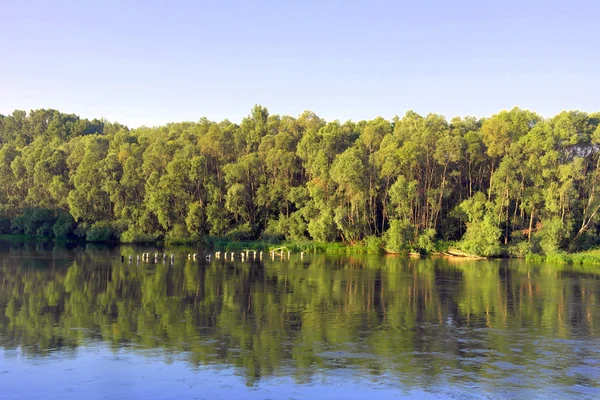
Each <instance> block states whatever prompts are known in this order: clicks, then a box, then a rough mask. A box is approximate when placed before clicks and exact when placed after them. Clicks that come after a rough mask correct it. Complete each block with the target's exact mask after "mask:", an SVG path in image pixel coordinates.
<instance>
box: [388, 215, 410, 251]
mask: <svg viewBox="0 0 600 400" xmlns="http://www.w3.org/2000/svg"><path fill="white" fill-rule="evenodd" d="M413 235H414V226H413V225H412V224H411V223H410V222H409V221H407V220H398V219H393V220H391V221H390V227H389V229H388V230H387V231H385V233H384V234H383V240H384V243H385V250H386V251H388V252H390V253H405V252H408V250H409V249H410V243H411V241H412V238H413Z"/></svg>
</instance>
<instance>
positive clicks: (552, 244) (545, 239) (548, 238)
mask: <svg viewBox="0 0 600 400" xmlns="http://www.w3.org/2000/svg"><path fill="white" fill-rule="evenodd" d="M566 234H567V232H566V229H565V226H564V223H563V222H562V221H561V220H560V218H558V217H555V218H551V219H549V220H547V221H544V222H543V223H542V228H541V229H540V230H539V231H538V232H536V234H535V239H536V241H537V242H538V243H539V246H540V247H541V250H542V253H543V254H546V255H548V254H555V253H558V252H560V251H561V250H562V249H563V245H562V243H563V241H564V240H565V239H566Z"/></svg>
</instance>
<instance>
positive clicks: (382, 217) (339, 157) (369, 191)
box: [0, 105, 600, 255]
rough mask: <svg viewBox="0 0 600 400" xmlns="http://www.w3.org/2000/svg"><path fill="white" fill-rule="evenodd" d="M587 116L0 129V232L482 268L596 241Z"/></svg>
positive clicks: (596, 198)
mask: <svg viewBox="0 0 600 400" xmlns="http://www.w3.org/2000/svg"><path fill="white" fill-rule="evenodd" d="M599 122H600V113H594V114H588V113H584V112H580V111H564V112H561V113H560V114H558V115H556V116H554V117H552V118H547V119H546V118H542V117H541V116H540V115H538V114H536V113H534V112H531V111H528V110H521V109H519V108H514V109H512V110H508V111H506V110H505V111H501V112H499V113H498V114H495V115H492V116H491V117H489V118H482V119H478V118H474V117H465V118H453V119H452V120H451V121H447V120H446V119H445V118H444V117H443V116H441V115H437V114H428V115H426V116H422V115H419V114H417V113H415V112H413V111H408V112H407V113H406V114H405V115H404V116H403V117H395V118H393V119H392V120H391V121H388V120H386V119H384V118H381V117H377V118H375V119H373V120H370V121H358V122H353V121H347V122H340V121H330V122H327V121H325V120H323V119H322V118H319V117H318V116H317V115H315V114H314V113H313V112H310V111H305V112H304V113H302V114H301V115H299V116H298V117H297V118H294V117H291V116H279V115H272V114H269V112H268V110H267V108H265V107H262V106H258V105H257V106H255V107H254V108H253V109H252V110H251V112H250V115H249V116H248V117H246V118H244V119H243V121H242V122H241V123H240V124H236V123H232V122H231V121H229V120H224V121H221V122H213V121H209V120H207V119H206V118H202V119H200V120H199V121H198V122H181V123H170V124H167V125H165V126H159V127H151V128H150V127H140V128H136V129H129V128H127V127H126V126H123V125H121V124H118V123H110V122H107V121H104V120H97V119H94V120H91V121H90V120H87V119H82V118H79V117H78V116H76V115H73V114H63V113H60V112H58V111H56V110H43V109H42V110H33V111H31V112H29V113H26V112H24V111H15V112H13V113H12V114H11V115H6V116H3V115H0V188H1V189H2V190H0V233H23V234H28V235H45V236H58V237H68V236H79V237H82V238H86V239H88V240H110V239H113V240H121V241H129V242H131V241H149V240H155V239H161V238H164V239H166V240H179V239H197V240H200V239H202V238H204V237H207V236H219V237H229V238H231V239H258V238H279V239H288V240H301V239H312V240H315V241H344V242H347V243H357V242H361V241H365V240H369V238H373V237H382V238H383V239H384V241H383V243H384V246H385V247H386V249H388V250H390V251H408V250H421V251H426V250H427V249H428V248H429V247H431V241H432V240H446V241H457V242H459V244H460V246H462V247H463V248H464V249H465V250H468V251H473V252H476V253H477V254H484V255H500V254H508V253H510V254H524V253H527V252H541V253H550V252H556V251H561V250H567V251H569V250H577V249H582V248H588V247H591V246H595V245H597V244H598V243H600V238H599V228H600V217H599V212H600V152H599V144H600V128H599Z"/></svg>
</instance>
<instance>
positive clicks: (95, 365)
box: [0, 343, 600, 400]
mask: <svg viewBox="0 0 600 400" xmlns="http://www.w3.org/2000/svg"><path fill="white" fill-rule="evenodd" d="M92 345H94V347H92ZM323 356H324V357H326V358H329V356H331V358H334V359H335V358H338V359H340V361H343V359H344V358H345V355H344V354H337V355H336V354H329V355H328V354H324V355H323ZM348 356H350V357H352V356H351V355H349V354H348ZM596 356H597V354H596ZM343 364H344V363H343V362H342V364H341V366H340V368H328V369H326V370H318V371H313V372H314V373H313V374H312V376H311V377H310V378H308V379H306V380H303V381H299V380H295V379H293V378H291V377H289V376H288V375H287V374H286V371H280V374H275V375H273V376H269V377H263V378H262V379H261V380H259V381H258V382H256V383H255V384H252V385H247V384H246V380H245V378H244V373H243V371H242V370H241V369H238V368H235V367H230V366H222V365H219V364H211V365H205V366H200V367H192V366H190V364H189V363H188V362H186V361H185V353H179V354H169V353H164V352H160V351H156V350H153V351H144V350H138V351H135V350H125V349H121V350H119V351H117V352H114V351H110V350H109V349H108V348H107V347H106V346H104V345H102V344H101V343H88V345H86V346H82V347H79V348H78V349H77V350H74V351H66V352H65V351H59V352H53V353H51V355H49V356H45V357H37V356H34V357H23V356H22V355H21V353H20V351H19V350H4V351H2V352H0V388H1V389H2V392H3V393H4V394H8V397H3V398H11V399H15V400H18V399H42V398H43V399H88V400H93V399H138V398H139V399H238V398H243V399H365V398H370V399H388V398H389V399H393V398H418V399H438V398H448V399H496V398H502V399H504V398H515V399H517V398H530V399H531V398H564V397H573V398H580V399H588V398H589V399H593V398H599V397H600V389H598V388H593V387H589V386H586V385H577V384H576V385H573V386H571V387H556V386H554V385H552V384H551V382H552V381H554V380H555V378H556V377H552V375H555V374H557V373H564V374H567V375H572V376H573V375H575V376H580V377H582V378H583V377H585V378H587V379H591V380H592V381H595V382H596V383H597V384H600V368H599V367H600V364H599V361H598V359H596V358H592V359H588V360H586V361H584V362H583V363H582V364H581V365H578V366H574V367H572V368H569V369H567V370H565V371H562V372H559V371H557V369H556V367H555V366H552V365H549V366H548V368H547V369H546V370H544V369H540V370H539V371H538V372H539V375H538V376H537V379H531V378H532V377H531V376H528V375H529V374H528V373H527V371H526V370H524V368H522V367H519V366H515V365H513V364H510V363H507V362H495V363H491V364H488V367H487V369H486V370H485V371H482V375H481V376H477V375H475V374H472V375H470V374H468V373H466V372H465V371H461V370H459V369H448V370H447V371H446V374H445V375H439V376H438V380H437V381H434V382H429V384H427V385H424V386H419V384H418V382H415V385H411V387H407V386H406V385H404V384H402V383H401V382H400V381H399V380H398V379H396V378H395V377H394V376H392V375H389V374H388V373H387V372H383V373H381V374H379V375H376V376H375V375H369V374H366V373H365V371H360V370H358V369H353V368H352V367H345V366H344V365H343ZM288 372H289V371H288ZM457 375H463V376H457ZM469 375H470V376H469Z"/></svg>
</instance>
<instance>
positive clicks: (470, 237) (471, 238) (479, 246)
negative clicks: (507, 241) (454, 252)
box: [458, 214, 502, 257]
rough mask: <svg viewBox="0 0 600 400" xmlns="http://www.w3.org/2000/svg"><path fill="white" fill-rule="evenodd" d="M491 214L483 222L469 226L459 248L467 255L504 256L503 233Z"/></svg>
mask: <svg viewBox="0 0 600 400" xmlns="http://www.w3.org/2000/svg"><path fill="white" fill-rule="evenodd" d="M492 219H493V217H492V215H491V214H487V215H485V217H484V218H483V220H481V221H475V222H470V223H468V224H467V232H465V235H464V236H463V239H462V241H461V242H460V243H459V244H458V246H459V248H460V249H461V250H463V251H465V252H467V253H470V254H475V255H478V256H484V257H494V256H499V255H501V254H502V247H501V246H500V242H499V240H500V236H502V231H501V230H500V228H499V227H498V225H496V224H495V223H494V222H493V220H492Z"/></svg>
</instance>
